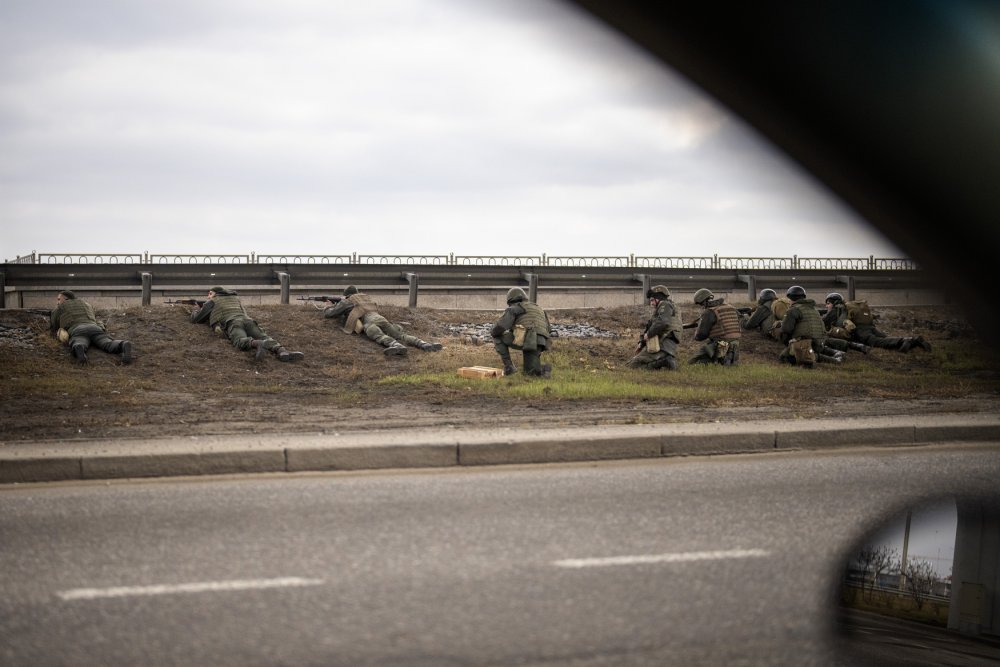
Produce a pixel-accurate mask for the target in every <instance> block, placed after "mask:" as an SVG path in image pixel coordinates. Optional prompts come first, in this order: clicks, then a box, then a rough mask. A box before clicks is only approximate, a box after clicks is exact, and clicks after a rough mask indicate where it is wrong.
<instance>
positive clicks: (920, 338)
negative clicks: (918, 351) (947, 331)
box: [913, 336, 931, 352]
mask: <svg viewBox="0 0 1000 667" xmlns="http://www.w3.org/2000/svg"><path fill="white" fill-rule="evenodd" d="M913 344H914V345H916V346H917V347H922V348H924V349H925V350H927V351H928V352H930V351H931V344H930V343H928V342H927V341H925V340H924V337H923V336H917V337H916V338H915V339H914V340H913Z"/></svg>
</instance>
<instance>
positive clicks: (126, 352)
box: [122, 340, 132, 364]
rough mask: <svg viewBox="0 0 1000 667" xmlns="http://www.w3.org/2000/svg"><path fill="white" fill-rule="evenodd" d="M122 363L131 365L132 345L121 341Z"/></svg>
mask: <svg viewBox="0 0 1000 667" xmlns="http://www.w3.org/2000/svg"><path fill="white" fill-rule="evenodd" d="M122 363H123V364H131V363H132V343H131V342H129V341H127V340H126V341H122Z"/></svg>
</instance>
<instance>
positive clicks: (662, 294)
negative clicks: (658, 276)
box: [646, 285, 670, 301]
mask: <svg viewBox="0 0 1000 667" xmlns="http://www.w3.org/2000/svg"><path fill="white" fill-rule="evenodd" d="M646 298H647V299H654V298H655V299H660V301H662V300H663V299H669V298H670V290H668V289H667V287H666V285H657V286H656V287H650V288H649V289H648V290H646Z"/></svg>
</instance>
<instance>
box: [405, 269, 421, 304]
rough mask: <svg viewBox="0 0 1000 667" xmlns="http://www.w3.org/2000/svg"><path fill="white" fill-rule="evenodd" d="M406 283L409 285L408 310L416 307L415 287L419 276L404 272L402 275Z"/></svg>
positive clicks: (418, 281)
mask: <svg viewBox="0 0 1000 667" xmlns="http://www.w3.org/2000/svg"><path fill="white" fill-rule="evenodd" d="M403 277H404V278H406V282H407V283H409V285H410V308H416V307H417V287H418V285H419V283H420V276H419V275H417V274H416V273H410V272H406V273H404V274H403Z"/></svg>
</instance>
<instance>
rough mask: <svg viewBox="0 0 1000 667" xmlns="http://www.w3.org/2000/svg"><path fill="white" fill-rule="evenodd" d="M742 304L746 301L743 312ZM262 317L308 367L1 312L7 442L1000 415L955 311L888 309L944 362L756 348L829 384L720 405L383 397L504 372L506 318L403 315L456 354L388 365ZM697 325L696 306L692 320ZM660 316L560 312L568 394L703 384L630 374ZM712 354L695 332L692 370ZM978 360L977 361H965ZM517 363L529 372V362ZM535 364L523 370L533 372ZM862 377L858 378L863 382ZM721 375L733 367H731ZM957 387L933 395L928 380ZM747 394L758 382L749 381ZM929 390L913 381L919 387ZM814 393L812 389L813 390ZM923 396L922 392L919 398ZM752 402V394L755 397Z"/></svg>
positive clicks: (294, 324) (469, 389) (414, 329)
mask: <svg viewBox="0 0 1000 667" xmlns="http://www.w3.org/2000/svg"><path fill="white" fill-rule="evenodd" d="M737 305H740V304H737ZM248 310H249V312H250V315H251V316H252V317H255V318H256V319H257V320H258V322H259V323H260V324H261V325H262V326H263V327H264V328H265V330H267V331H268V332H269V333H270V334H271V335H272V336H273V337H274V338H276V339H277V340H279V341H280V342H281V343H282V344H284V345H285V346H286V347H287V348H288V349H290V350H299V351H302V352H303V353H304V354H305V359H304V360H303V361H301V362H299V363H281V362H279V361H278V360H277V359H276V358H274V357H272V356H268V358H265V359H263V360H262V361H259V362H258V361H256V360H254V358H253V357H252V355H251V354H249V353H246V352H241V351H239V350H237V349H235V348H234V347H233V346H232V345H230V344H229V342H228V341H227V340H225V339H223V338H219V337H218V336H217V335H216V334H214V333H213V332H212V331H211V329H209V328H208V327H207V326H204V325H194V324H191V323H190V321H189V312H190V308H189V307H186V306H168V305H153V306H149V307H135V308H128V309H124V310H113V311H109V310H105V311H99V312H98V318H99V319H100V320H101V321H102V322H103V323H104V324H105V326H106V327H107V329H108V331H109V332H110V333H111V334H112V335H113V336H114V337H116V338H127V339H129V340H131V341H132V342H133V344H134V348H135V360H134V362H133V363H132V364H131V365H123V364H122V363H121V360H120V359H119V358H118V357H117V356H114V355H108V354H105V353H104V352H102V351H100V350H96V349H93V348H92V350H91V352H90V359H91V361H90V363H89V364H87V365H86V366H79V365H77V364H75V363H73V361H72V359H71V357H70V354H69V351H68V349H67V348H66V347H65V346H63V345H61V344H60V343H59V342H58V341H57V340H56V339H55V338H54V337H52V336H51V335H50V334H49V333H48V320H47V317H46V315H45V314H44V313H43V312H42V311H30V310H0V398H2V401H3V402H2V408H0V420H2V424H0V444H8V445H9V444H11V443H15V442H24V441H38V440H52V439H80V438H83V439H90V438H99V437H129V438H141V437H157V436H168V435H170V436H174V435H185V434H188V435H207V434H220V433H268V432H295V433H322V432H337V431H355V430H366V429H407V428H417V427H421V426H442V425H450V426H454V427H465V426H476V427H502V426H513V425H519V426H527V427H533V428H548V427H562V426H574V425H597V424H630V423H655V422H657V421H728V420H752V419H762V418H769V419H773V418H777V417H788V418H808V417H830V416H868V415H889V414H910V413H927V412H996V411H997V410H998V408H1000V380H998V378H1000V375H998V368H1000V366H998V364H997V362H996V360H995V359H987V358H983V359H981V360H974V361H972V362H969V361H968V360H965V361H962V362H961V363H957V362H956V355H957V354H958V352H957V351H958V350H970V349H971V350H981V349H982V346H981V345H980V344H979V343H978V341H977V340H976V338H975V336H974V335H973V332H972V331H971V330H970V329H969V328H968V327H967V326H966V325H965V324H964V322H963V320H962V318H961V317H960V314H958V313H955V312H951V311H949V310H947V309H942V308H929V307H928V308H883V309H879V312H880V314H881V319H880V320H879V325H880V327H881V328H883V329H884V330H885V331H886V332H887V333H889V334H891V335H918V334H919V335H922V336H924V337H925V338H926V339H927V340H929V341H930V342H931V343H932V344H933V345H934V346H935V347H934V351H933V352H931V353H927V352H924V351H916V352H911V353H909V354H905V355H904V354H900V353H898V352H893V351H888V350H874V351H873V352H872V353H871V354H869V355H866V356H865V355H861V354H859V353H857V352H851V353H849V356H848V361H847V362H846V363H845V364H844V366H843V367H837V368H831V367H828V366H826V365H821V366H820V367H818V368H817V369H813V370H811V371H807V370H804V369H799V368H792V367H789V366H782V365H781V364H779V363H778V362H777V354H778V352H779V351H780V348H779V346H778V344H777V343H775V342H772V341H768V340H765V339H764V338H762V337H760V336H759V335H746V336H744V340H743V343H742V359H741V365H742V366H747V365H762V366H771V367H774V368H775V369H779V370H780V371H781V372H780V373H779V374H777V375H776V377H778V378H782V377H784V373H789V374H791V375H788V377H790V378H791V377H798V376H797V375H795V374H799V375H801V374H803V373H811V374H814V375H813V376H810V377H812V378H814V379H811V380H808V381H805V382H802V381H796V382H795V384H794V387H789V388H786V387H783V386H782V382H781V380H780V379H779V380H778V381H768V382H766V383H764V382H762V383H761V384H760V386H755V387H749V388H748V387H740V389H741V391H739V392H735V391H734V396H733V397H732V398H726V399H721V400H720V399H712V400H707V401H699V400H692V399H687V400H679V401H676V402H675V401H656V400H609V399H602V400H584V399H565V398H558V397H552V398H547V399H524V398H519V397H518V396H517V395H516V393H515V392H509V393H505V392H504V391H494V392H483V391H480V386H479V385H478V384H477V383H482V382H499V383H507V384H508V385H510V386H511V387H513V386H515V383H525V382H546V381H545V380H541V379H528V378H524V377H522V376H520V375H518V376H514V377H512V378H501V379H499V380H488V381H487V380H468V381H463V382H457V383H456V382H444V381H436V380H433V379H432V380H430V381H428V380H423V381H420V382H414V383H399V382H397V383H389V384H386V383H380V382H379V381H380V380H382V379H384V378H389V377H392V376H412V375H415V374H428V373H440V374H441V376H440V377H449V378H450V377H452V376H454V375H455V374H456V371H457V369H458V368H460V367H463V366H491V367H496V366H498V365H500V364H499V361H498V358H497V356H496V354H495V352H494V351H493V348H492V344H491V343H490V342H489V341H488V340H485V341H484V340H482V338H481V336H482V334H483V333H484V332H485V331H486V327H487V325H488V324H491V323H492V322H493V321H495V320H496V319H497V317H498V316H499V313H498V312H486V311H450V310H425V309H413V310H410V309H407V308H398V307H386V308H383V309H381V312H382V313H383V314H384V315H385V316H386V317H388V318H389V319H391V320H393V321H395V322H399V323H401V324H403V325H404V326H405V328H406V329H407V331H408V332H410V333H413V334H414V335H417V336H419V337H421V338H423V339H425V340H431V341H439V342H441V343H443V344H444V350H442V351H440V352H433V353H432V352H423V351H420V350H417V349H411V350H410V352H409V354H408V355H407V356H406V357H386V356H384V355H383V354H382V353H381V348H379V347H377V346H376V345H375V343H373V342H371V341H369V340H367V339H366V338H364V337H359V336H351V335H348V334H345V333H343V332H342V331H341V330H340V328H339V327H338V326H336V325H335V324H334V323H333V321H331V320H326V319H324V318H323V317H322V316H321V312H320V311H319V310H317V309H316V308H315V307H313V304H311V303H309V302H306V303H304V304H292V305H288V306H259V307H251V308H248ZM682 310H683V315H684V318H685V319H689V318H691V317H693V316H694V310H693V307H688V308H686V309H685V308H683V307H682ZM648 317H649V313H648V311H647V309H646V308H642V307H635V308H631V307H630V308H614V309H586V310H565V311H560V310H556V311H551V312H550V318H551V320H552V322H553V324H554V325H557V328H559V329H561V330H562V333H563V335H562V336H560V337H559V338H556V339H554V349H553V351H552V353H551V354H549V355H548V357H549V360H550V361H552V362H553V365H554V367H555V368H554V374H555V376H556V379H555V380H553V381H550V382H556V381H558V379H559V374H560V372H561V370H562V371H565V369H566V368H568V367H572V368H574V369H579V368H584V369H588V371H589V372H592V373H597V372H602V373H605V372H610V373H621V374H623V375H624V376H626V377H631V378H634V379H635V380H636V381H638V382H649V383H656V384H675V385H680V386H683V385H684V384H685V382H686V381H687V380H688V379H690V378H691V374H692V373H693V372H695V371H694V370H692V367H688V366H682V368H681V369H680V370H678V371H676V372H672V373H671V372H667V371H659V372H648V371H634V370H630V369H627V368H626V367H625V362H626V361H627V360H628V358H629V357H630V356H631V355H632V352H633V349H634V347H635V342H636V340H637V338H638V335H639V333H640V326H641V325H640V323H641V322H644V321H645V319H646V318H648ZM699 346H700V344H699V343H696V342H694V340H693V339H692V333H691V332H690V331H686V332H685V336H684V340H683V343H682V345H681V353H680V355H679V358H680V359H681V361H682V363H683V362H684V361H685V360H686V359H687V358H689V357H690V356H692V355H694V354H695V353H696V352H697V349H698V347H699ZM958 356H963V355H958ZM515 359H516V357H515ZM518 365H520V363H519V361H518ZM849 366H853V367H854V370H856V371H857V372H856V373H854V374H848V373H847V372H846V371H847V367H849ZM717 370H718V372H719V373H725V372H726V371H727V370H729V369H723V368H718V369H717ZM930 375H933V377H936V378H942V377H944V378H948V381H947V382H923V383H921V382H919V381H918V380H919V379H920V378H921V377H924V376H930ZM732 377H734V378H743V379H742V380H740V379H735V380H734V382H741V381H742V382H755V381H757V380H748V379H746V378H747V377H750V376H740V375H735V374H734V375H732ZM908 379H909V380H913V383H910V382H908ZM800 380H801V379H800ZM912 387H916V389H912ZM748 389H749V391H748Z"/></svg>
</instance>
